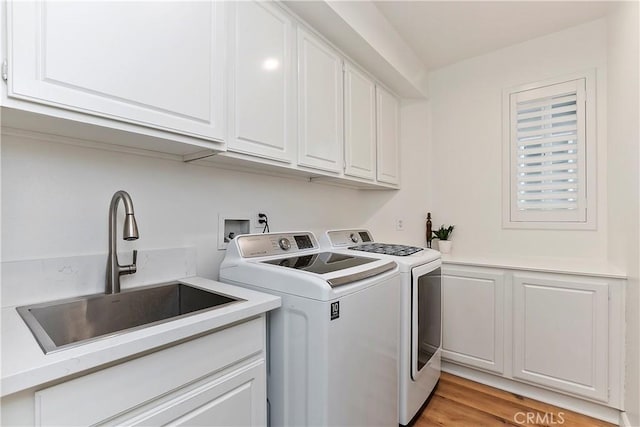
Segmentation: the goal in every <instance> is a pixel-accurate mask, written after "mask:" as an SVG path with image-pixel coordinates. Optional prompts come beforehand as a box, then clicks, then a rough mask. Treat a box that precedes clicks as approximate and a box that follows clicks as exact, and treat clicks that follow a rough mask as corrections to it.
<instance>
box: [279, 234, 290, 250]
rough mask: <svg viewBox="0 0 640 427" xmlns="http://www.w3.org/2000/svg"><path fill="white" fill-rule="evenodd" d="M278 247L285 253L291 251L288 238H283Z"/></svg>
mask: <svg viewBox="0 0 640 427" xmlns="http://www.w3.org/2000/svg"><path fill="white" fill-rule="evenodd" d="M278 246H280V249H282V250H283V251H288V250H289V249H291V242H290V241H289V239H287V238H286V237H283V238H282V239H280V240H278Z"/></svg>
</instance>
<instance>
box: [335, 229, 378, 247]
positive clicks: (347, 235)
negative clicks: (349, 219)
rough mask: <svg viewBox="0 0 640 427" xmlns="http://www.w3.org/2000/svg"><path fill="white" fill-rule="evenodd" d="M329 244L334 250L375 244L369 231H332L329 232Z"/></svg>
mask: <svg viewBox="0 0 640 427" xmlns="http://www.w3.org/2000/svg"><path fill="white" fill-rule="evenodd" d="M327 238H328V239H329V243H331V246H333V247H334V248H341V247H349V246H353V245H359V244H361V243H371V242H373V236H371V233H370V232H369V230H364V229H362V230H330V231H327Z"/></svg>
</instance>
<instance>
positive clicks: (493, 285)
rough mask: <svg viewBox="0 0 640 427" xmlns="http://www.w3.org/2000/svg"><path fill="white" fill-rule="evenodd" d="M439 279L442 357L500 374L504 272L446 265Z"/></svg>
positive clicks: (501, 364)
mask: <svg viewBox="0 0 640 427" xmlns="http://www.w3.org/2000/svg"><path fill="white" fill-rule="evenodd" d="M442 282H443V283H442V287H443V296H442V303H443V310H442V311H443V322H442V340H443V341H442V357H443V358H444V359H445V360H449V361H452V362H456V363H462V364H465V365H469V366H473V367H476V368H481V369H485V370H488V371H492V372H496V373H500V374H502V373H503V371H504V363H503V361H504V354H503V353H504V332H503V331H504V274H503V273H501V272H489V271H486V270H483V269H465V270H456V269H449V268H448V269H446V271H445V273H444V274H443V278H442Z"/></svg>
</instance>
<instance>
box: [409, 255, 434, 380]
mask: <svg viewBox="0 0 640 427" xmlns="http://www.w3.org/2000/svg"><path fill="white" fill-rule="evenodd" d="M440 266H441V261H440V260H438V261H434V262H430V263H429V264H425V265H421V266H419V267H416V268H414V269H413V270H412V271H411V288H412V289H411V378H413V380H414V381H416V380H417V379H418V378H419V376H420V374H421V373H422V371H423V368H424V367H425V366H426V365H427V364H428V363H429V361H430V360H431V358H432V357H433V355H434V354H435V353H436V352H437V351H438V349H439V348H440V347H441V342H442V309H441V307H442V303H441V294H442V292H441V287H442V272H441V269H440Z"/></svg>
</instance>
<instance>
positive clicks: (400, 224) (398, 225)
mask: <svg viewBox="0 0 640 427" xmlns="http://www.w3.org/2000/svg"><path fill="white" fill-rule="evenodd" d="M396 231H404V220H403V219H396Z"/></svg>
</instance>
